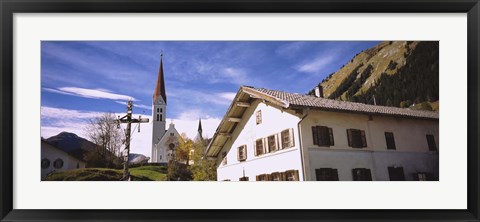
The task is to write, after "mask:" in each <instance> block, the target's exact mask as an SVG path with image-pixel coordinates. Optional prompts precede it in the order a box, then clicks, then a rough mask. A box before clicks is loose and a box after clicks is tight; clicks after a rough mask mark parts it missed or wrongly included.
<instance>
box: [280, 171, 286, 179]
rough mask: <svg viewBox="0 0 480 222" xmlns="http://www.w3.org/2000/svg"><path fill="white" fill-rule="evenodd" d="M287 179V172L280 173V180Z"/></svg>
mask: <svg viewBox="0 0 480 222" xmlns="http://www.w3.org/2000/svg"><path fill="white" fill-rule="evenodd" d="M286 180H287V175H285V172H281V173H280V181H286Z"/></svg>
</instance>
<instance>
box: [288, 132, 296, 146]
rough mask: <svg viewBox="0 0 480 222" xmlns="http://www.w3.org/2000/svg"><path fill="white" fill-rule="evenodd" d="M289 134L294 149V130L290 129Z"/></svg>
mask: <svg viewBox="0 0 480 222" xmlns="http://www.w3.org/2000/svg"><path fill="white" fill-rule="evenodd" d="M289 132H290V147H293V146H295V139H294V138H295V137H294V136H293V128H290V129H289Z"/></svg>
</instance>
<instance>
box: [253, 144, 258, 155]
mask: <svg viewBox="0 0 480 222" xmlns="http://www.w3.org/2000/svg"><path fill="white" fill-rule="evenodd" d="M253 155H255V156H258V154H257V141H256V140H255V141H254V142H253Z"/></svg>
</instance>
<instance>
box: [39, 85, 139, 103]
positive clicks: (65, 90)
mask: <svg viewBox="0 0 480 222" xmlns="http://www.w3.org/2000/svg"><path fill="white" fill-rule="evenodd" d="M44 89H45V90H46V91H49V92H54V93H60V94H65V95H72V96H79V97H84V98H92V99H113V100H129V99H132V100H133V101H135V98H133V97H131V96H127V95H122V94H116V93H112V92H111V91H109V90H106V89H86V88H78V87H60V88H58V89H51V88H44Z"/></svg>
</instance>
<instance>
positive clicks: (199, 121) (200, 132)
mask: <svg viewBox="0 0 480 222" xmlns="http://www.w3.org/2000/svg"><path fill="white" fill-rule="evenodd" d="M197 131H198V134H200V136H201V135H202V132H203V130H202V119H200V118H199V119H198V130H197Z"/></svg>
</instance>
